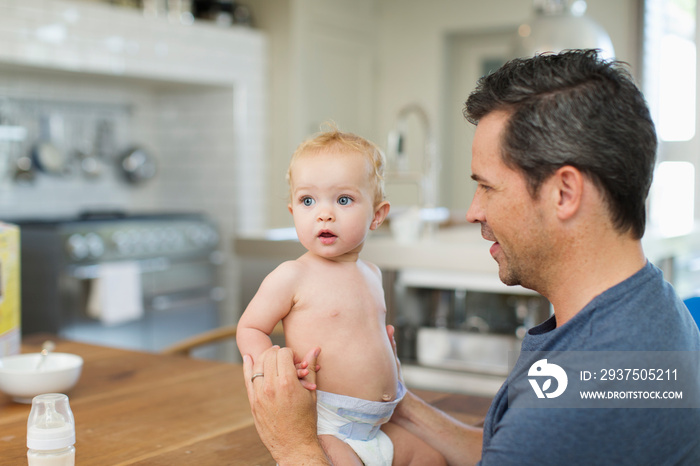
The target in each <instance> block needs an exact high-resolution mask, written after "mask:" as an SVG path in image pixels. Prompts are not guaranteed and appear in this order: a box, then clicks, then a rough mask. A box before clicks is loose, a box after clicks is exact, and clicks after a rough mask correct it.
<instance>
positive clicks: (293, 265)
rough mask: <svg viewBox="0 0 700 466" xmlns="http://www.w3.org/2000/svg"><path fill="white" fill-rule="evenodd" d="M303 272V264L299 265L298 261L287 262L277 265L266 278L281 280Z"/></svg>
mask: <svg viewBox="0 0 700 466" xmlns="http://www.w3.org/2000/svg"><path fill="white" fill-rule="evenodd" d="M303 270H304V264H303V263H300V262H299V261H298V260H289V261H285V262H282V263H281V264H280V265H278V266H277V267H276V268H275V270H273V271H272V272H271V273H270V275H268V276H272V277H273V278H274V279H276V280H281V279H285V278H292V277H294V276H298V274H299V273H300V272H302V271H303Z"/></svg>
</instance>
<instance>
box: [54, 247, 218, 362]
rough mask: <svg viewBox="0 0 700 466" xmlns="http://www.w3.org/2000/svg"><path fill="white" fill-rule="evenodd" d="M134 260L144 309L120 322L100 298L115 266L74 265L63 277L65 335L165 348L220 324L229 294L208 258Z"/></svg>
mask: <svg viewBox="0 0 700 466" xmlns="http://www.w3.org/2000/svg"><path fill="white" fill-rule="evenodd" d="M129 264H130V265H132V266H136V270H138V276H137V277H132V279H133V280H134V283H137V284H138V287H139V289H138V290H136V292H135V294H137V295H138V299H139V300H140V303H139V304H140V312H138V313H131V314H130V315H129V316H127V317H125V318H124V319H116V320H115V319H114V318H113V316H112V317H109V318H107V316H105V315H103V314H100V302H101V303H102V305H105V303H104V298H102V297H101V296H97V295H98V294H103V293H105V289H104V288H105V286H106V285H107V286H109V283H108V280H106V279H105V277H106V273H105V271H106V270H108V268H107V267H108V266H109V265H110V264H90V265H77V266H72V267H70V268H69V273H67V274H66V275H64V276H63V277H62V279H61V288H62V290H63V292H62V293H61V296H62V297H63V299H64V300H65V302H64V303H63V306H62V307H63V309H65V310H66V311H67V315H66V316H65V320H64V325H63V326H62V327H61V329H60V330H59V335H61V336H62V337H65V338H69V339H72V340H77V341H83V342H87V343H97V344H102V345H108V346H114V347H119V348H125V349H134V350H145V351H159V350H161V349H163V348H165V347H166V346H169V345H171V344H173V343H175V342H177V341H179V340H182V339H184V338H187V337H190V336H192V335H195V334H197V333H200V332H203V331H206V330H210V329H213V328H216V327H217V326H219V322H220V316H219V302H220V300H221V299H222V298H223V293H222V291H221V288H220V287H218V286H217V282H218V280H217V267H216V266H215V265H214V264H212V263H211V262H210V261H209V260H208V258H205V257H191V258H180V259H177V258H172V259H170V258H155V259H145V260H139V261H130V262H129ZM112 265H114V264H112ZM122 286H123V284H122ZM107 291H108V292H109V291H112V294H114V292H115V290H107ZM119 291H122V290H116V292H117V293H118V292H119ZM131 292H133V290H132V291H131ZM100 298H102V299H100ZM117 299H120V298H119V297H117ZM213 352H214V350H209V351H206V350H205V351H203V352H202V353H201V354H196V356H200V357H216V355H215V354H213ZM210 353H211V354H210Z"/></svg>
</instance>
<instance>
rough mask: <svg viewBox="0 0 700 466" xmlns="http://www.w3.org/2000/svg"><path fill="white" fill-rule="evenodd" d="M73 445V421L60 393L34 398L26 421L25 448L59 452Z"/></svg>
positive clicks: (64, 397)
mask: <svg viewBox="0 0 700 466" xmlns="http://www.w3.org/2000/svg"><path fill="white" fill-rule="evenodd" d="M74 443H75V421H74V419H73V412H72V411H71V409H70V405H69V403H68V397H67V396H66V395H64V394H62V393H47V394H44V395H38V396H35V397H34V399H33V400H32V409H31V411H30V412H29V419H28V420H27V448H29V449H32V450H59V449H61V448H66V447H69V446H71V445H73V444H74Z"/></svg>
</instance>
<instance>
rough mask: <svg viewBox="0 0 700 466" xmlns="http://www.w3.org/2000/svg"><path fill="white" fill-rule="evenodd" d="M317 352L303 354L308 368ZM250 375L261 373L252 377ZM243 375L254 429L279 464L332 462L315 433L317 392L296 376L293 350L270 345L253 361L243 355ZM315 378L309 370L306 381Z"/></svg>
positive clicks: (314, 359)
mask: <svg viewBox="0 0 700 466" xmlns="http://www.w3.org/2000/svg"><path fill="white" fill-rule="evenodd" d="M319 352H320V349H319V348H314V349H313V350H311V351H310V352H309V354H307V355H306V356H305V358H304V359H305V360H306V361H308V363H309V367H314V366H315V365H316V358H317V357H318V354H319ZM253 374H263V376H262V377H256V378H255V379H252V377H253ZM243 375H244V377H245V384H246V389H247V390H248V400H249V401H250V408H251V411H252V413H253V419H254V420H255V428H256V429H257V430H258V435H260V439H261V440H262V442H263V443H264V444H265V446H266V447H267V449H268V450H269V451H270V454H271V455H272V457H273V458H274V459H275V461H277V463H278V464H280V466H288V465H289V466H291V465H294V466H296V465H308V466H321V465H322V466H328V465H331V462H330V461H329V460H328V458H327V457H326V454H325V452H324V451H323V448H322V447H321V444H320V443H319V440H318V435H317V433H316V421H317V419H316V416H317V414H316V392H315V391H309V390H307V389H305V388H304V387H303V386H302V384H301V382H300V381H299V379H298V378H297V370H296V368H295V366H294V355H293V354H292V350H291V349H289V348H279V347H278V346H273V347H272V348H270V349H268V350H267V351H265V352H264V353H263V354H261V355H260V357H258V359H257V360H256V361H253V359H252V358H251V357H250V355H248V354H245V355H244V356H243ZM315 378H316V373H315V372H314V371H310V372H309V375H308V376H307V379H308V382H309V383H312V384H313V383H315V382H316V380H315ZM251 379H252V380H251Z"/></svg>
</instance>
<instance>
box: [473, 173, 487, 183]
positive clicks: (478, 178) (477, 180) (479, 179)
mask: <svg viewBox="0 0 700 466" xmlns="http://www.w3.org/2000/svg"><path fill="white" fill-rule="evenodd" d="M472 180H474V181H476V182H477V183H481V182H482V181H485V180H484V179H483V178H482V177H480V176H479V175H477V174H476V173H472Z"/></svg>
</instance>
